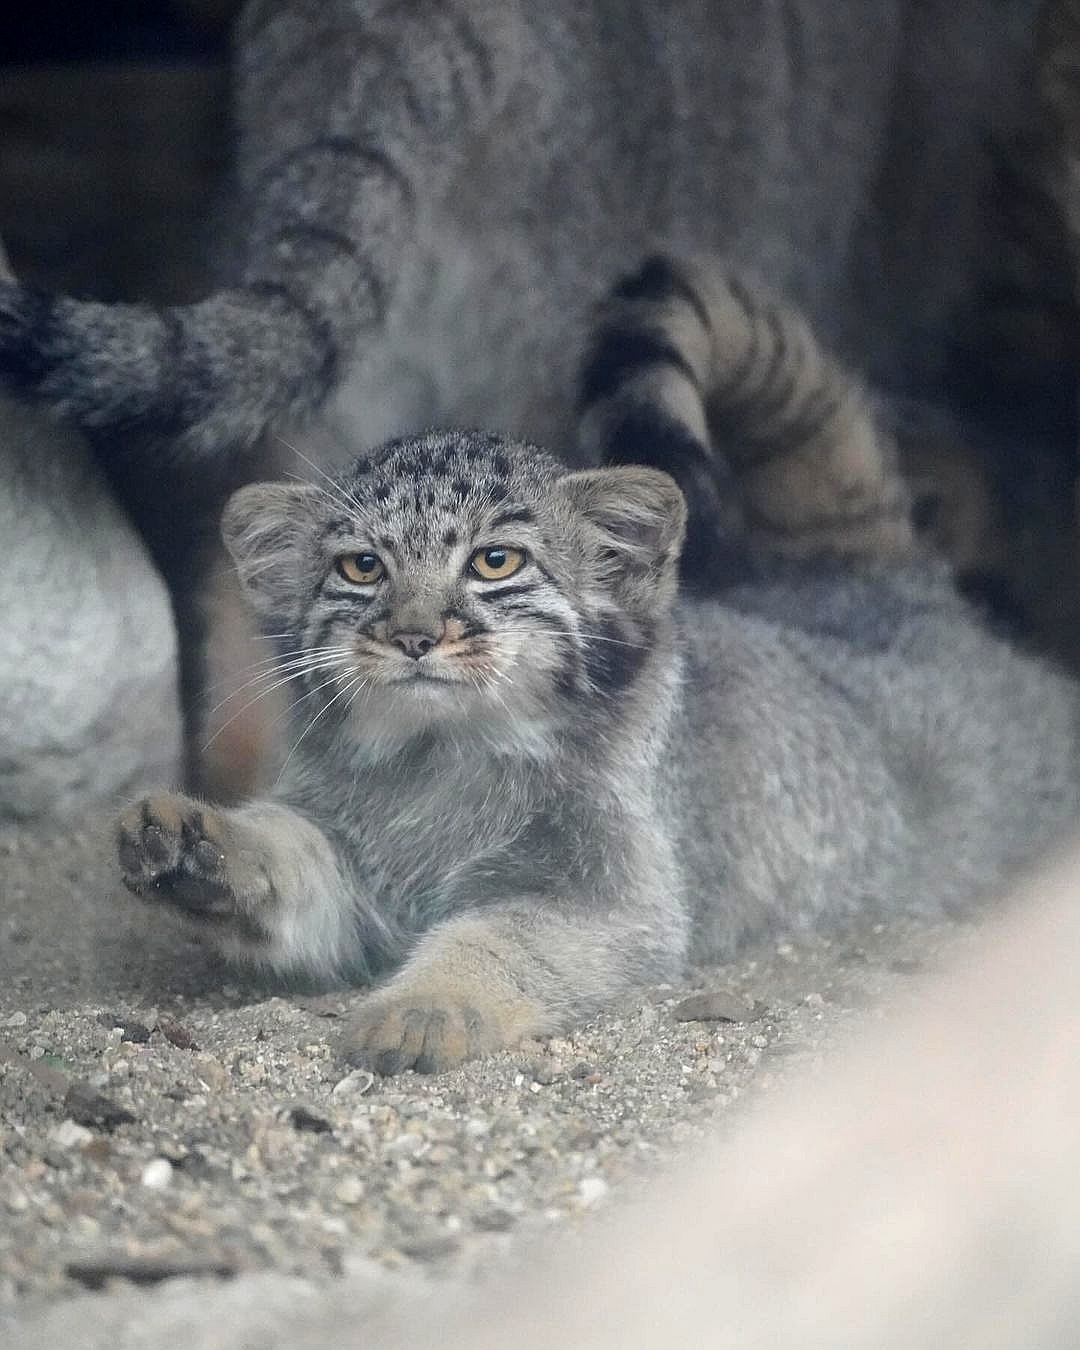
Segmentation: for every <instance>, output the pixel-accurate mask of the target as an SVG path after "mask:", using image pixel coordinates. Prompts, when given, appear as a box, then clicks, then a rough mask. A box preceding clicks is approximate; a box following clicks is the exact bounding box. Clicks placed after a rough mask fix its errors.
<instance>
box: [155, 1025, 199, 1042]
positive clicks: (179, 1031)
mask: <svg viewBox="0 0 1080 1350" xmlns="http://www.w3.org/2000/svg"><path fill="white" fill-rule="evenodd" d="M157 1029H158V1031H160V1032H161V1034H162V1035H163V1036H164V1037H165V1039H166V1040H167V1041H168V1042H169V1044H170V1045H175V1046H176V1048H177V1049H178V1050H198V1048H199V1047H198V1045H196V1043H195V1037H194V1036H193V1035H192V1034H191V1032H190V1031H188V1029H187V1027H185V1026H183V1025H182V1024H181V1023H179V1022H177V1021H176V1020H175V1018H172V1017H159V1018H158V1023H157Z"/></svg>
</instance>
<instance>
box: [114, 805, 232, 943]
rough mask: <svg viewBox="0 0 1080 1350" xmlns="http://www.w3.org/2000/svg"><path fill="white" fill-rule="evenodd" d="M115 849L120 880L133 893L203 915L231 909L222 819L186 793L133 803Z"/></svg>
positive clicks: (120, 824) (218, 914)
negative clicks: (184, 794) (118, 863)
mask: <svg viewBox="0 0 1080 1350" xmlns="http://www.w3.org/2000/svg"><path fill="white" fill-rule="evenodd" d="M116 848H117V856H118V858H119V861H120V869H121V876H122V879H123V882H124V885H125V886H126V887H127V888H128V890H129V891H132V892H133V893H134V894H135V895H138V896H141V897H142V898H143V899H145V900H159V901H164V902H165V903H167V904H171V905H175V906H176V907H177V908H179V909H182V910H184V911H185V912H186V913H188V914H191V915H194V916H196V917H201V918H213V917H221V916H225V915H227V914H231V913H232V912H233V911H234V910H235V908H236V897H235V895H234V893H233V888H232V885H231V884H230V881H229V878H228V874H227V867H226V862H227V857H226V848H225V825H224V822H223V821H222V819H221V817H220V816H219V815H218V813H217V812H215V811H212V810H210V809H208V808H207V807H204V806H203V805H201V804H200V803H199V802H196V801H193V800H192V799H191V798H190V797H183V796H180V795H179V794H175V793H161V794H159V795H157V796H153V797H146V798H144V799H143V800H142V801H141V802H137V803H136V804H135V805H134V806H132V807H130V808H129V809H128V810H127V811H125V812H124V814H123V815H122V816H121V817H120V820H119V822H118V824H117V844H116Z"/></svg>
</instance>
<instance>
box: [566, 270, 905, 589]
mask: <svg viewBox="0 0 1080 1350" xmlns="http://www.w3.org/2000/svg"><path fill="white" fill-rule="evenodd" d="M581 410H582V420H581V427H580V435H581V438H582V440H583V442H584V443H586V444H588V445H589V446H590V448H591V450H592V452H593V453H595V452H596V450H597V448H599V450H600V452H601V455H602V457H603V459H605V460H606V461H607V462H616V463H624V462H636V463H646V464H651V465H653V466H654V467H656V468H660V469H666V470H668V471H669V472H671V473H673V474H674V476H675V477H676V478H677V479H678V480H679V482H680V483H681V484H682V485H683V488H684V490H686V491H687V496H688V498H689V505H690V528H689V532H688V536H689V540H690V545H689V548H690V559H691V563H692V564H693V562H694V561H695V559H696V560H697V561H699V562H700V563H701V564H702V565H707V566H710V567H714V566H715V565H716V555H717V552H718V551H720V552H722V554H723V555H724V558H725V559H726V558H730V557H731V556H733V555H734V554H735V553H736V551H737V541H738V540H742V541H743V542H744V544H745V541H747V540H749V542H750V543H751V544H753V545H756V546H758V547H760V548H762V549H765V550H767V551H770V552H774V553H782V554H785V555H787V556H793V557H807V556H812V555H817V554H839V555H846V556H859V555H863V556H874V557H882V556H902V555H906V554H908V553H910V552H911V551H912V550H913V547H914V535H913V530H912V525H911V520H910V511H909V501H908V494H907V491H906V488H905V485H904V481H903V478H902V476H901V473H900V470H899V467H898V463H897V455H896V451H895V447H894V445H893V443H892V442H891V440H890V439H889V437H888V436H887V434H886V433H885V432H884V431H883V430H882V429H880V428H879V427H878V426H877V425H875V422H874V419H873V417H872V416H871V414H870V411H869V407H868V404H867V401H866V399H865V397H864V395H863V392H862V390H861V389H860V387H859V386H858V384H857V383H856V382H855V380H854V379H853V378H852V377H851V376H850V375H848V373H847V372H846V371H845V370H843V368H842V367H840V366H839V365H838V364H837V363H836V362H835V361H833V360H832V359H831V358H830V357H829V356H828V355H827V354H826V353H825V352H824V351H822V349H821V347H820V346H819V344H818V342H817V341H816V339H815V337H814V335H813V333H812V332H811V330H810V327H809V325H808V324H807V323H806V321H805V320H804V319H803V318H802V317H801V316H800V315H798V314H796V313H794V312H793V311H792V310H791V309H789V308H786V307H785V306H783V305H781V304H779V303H778V302H777V301H776V300H775V299H773V298H772V297H770V296H769V295H768V294H766V293H764V292H760V291H757V290H752V289H750V288H749V287H748V286H747V285H746V284H745V283H744V282H743V281H741V280H740V279H739V278H737V277H735V276H733V275H731V273H730V272H727V271H725V270H724V269H723V268H721V267H719V266H717V265H714V264H708V263H696V264H695V263H686V262H682V261H679V262H675V261H672V260H670V259H667V258H654V259H651V260H650V261H649V262H647V263H646V264H645V266H644V267H643V268H642V270H641V271H640V272H638V273H637V275H636V276H633V277H631V278H630V279H628V280H626V281H624V282H622V283H621V284H620V285H619V286H618V287H617V289H616V290H615V292H614V294H613V296H612V298H611V300H610V301H609V302H608V303H607V305H606V307H605V309H604V311H603V313H602V314H601V317H600V322H599V324H598V326H597V331H596V337H595V341H594V345H593V347H592V350H591V353H590V357H589V359H588V362H587V365H586V368H585V373H584V376H583V380H582V388H581ZM721 565H722V564H721Z"/></svg>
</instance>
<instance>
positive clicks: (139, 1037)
mask: <svg viewBox="0 0 1080 1350" xmlns="http://www.w3.org/2000/svg"><path fill="white" fill-rule="evenodd" d="M98 1021H99V1022H100V1023H101V1025H102V1026H103V1027H108V1028H109V1030H112V1029H113V1028H116V1027H118V1028H119V1029H120V1035H121V1037H122V1038H123V1039H124V1040H125V1041H130V1042H131V1043H132V1044H133V1045H146V1043H147V1042H148V1041H149V1040H150V1028H149V1027H148V1026H145V1025H144V1024H143V1023H142V1022H137V1021H136V1020H135V1019H134V1018H133V1017H124V1016H123V1014H121V1013H99V1014H98Z"/></svg>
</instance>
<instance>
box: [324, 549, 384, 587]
mask: <svg viewBox="0 0 1080 1350" xmlns="http://www.w3.org/2000/svg"><path fill="white" fill-rule="evenodd" d="M334 566H335V567H336V568H337V573H338V576H340V577H344V578H345V580H346V581H349V582H351V583H352V584H353V585H354V586H373V585H374V584H375V582H376V581H379V580H380V579H381V578H382V577H383V576H384V574H385V572H386V568H385V567H384V566H383V565H382V560H381V559H380V558H377V557H376V556H375V554H374V553H342V554H341V556H340V557H338V558H335V559H334Z"/></svg>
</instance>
